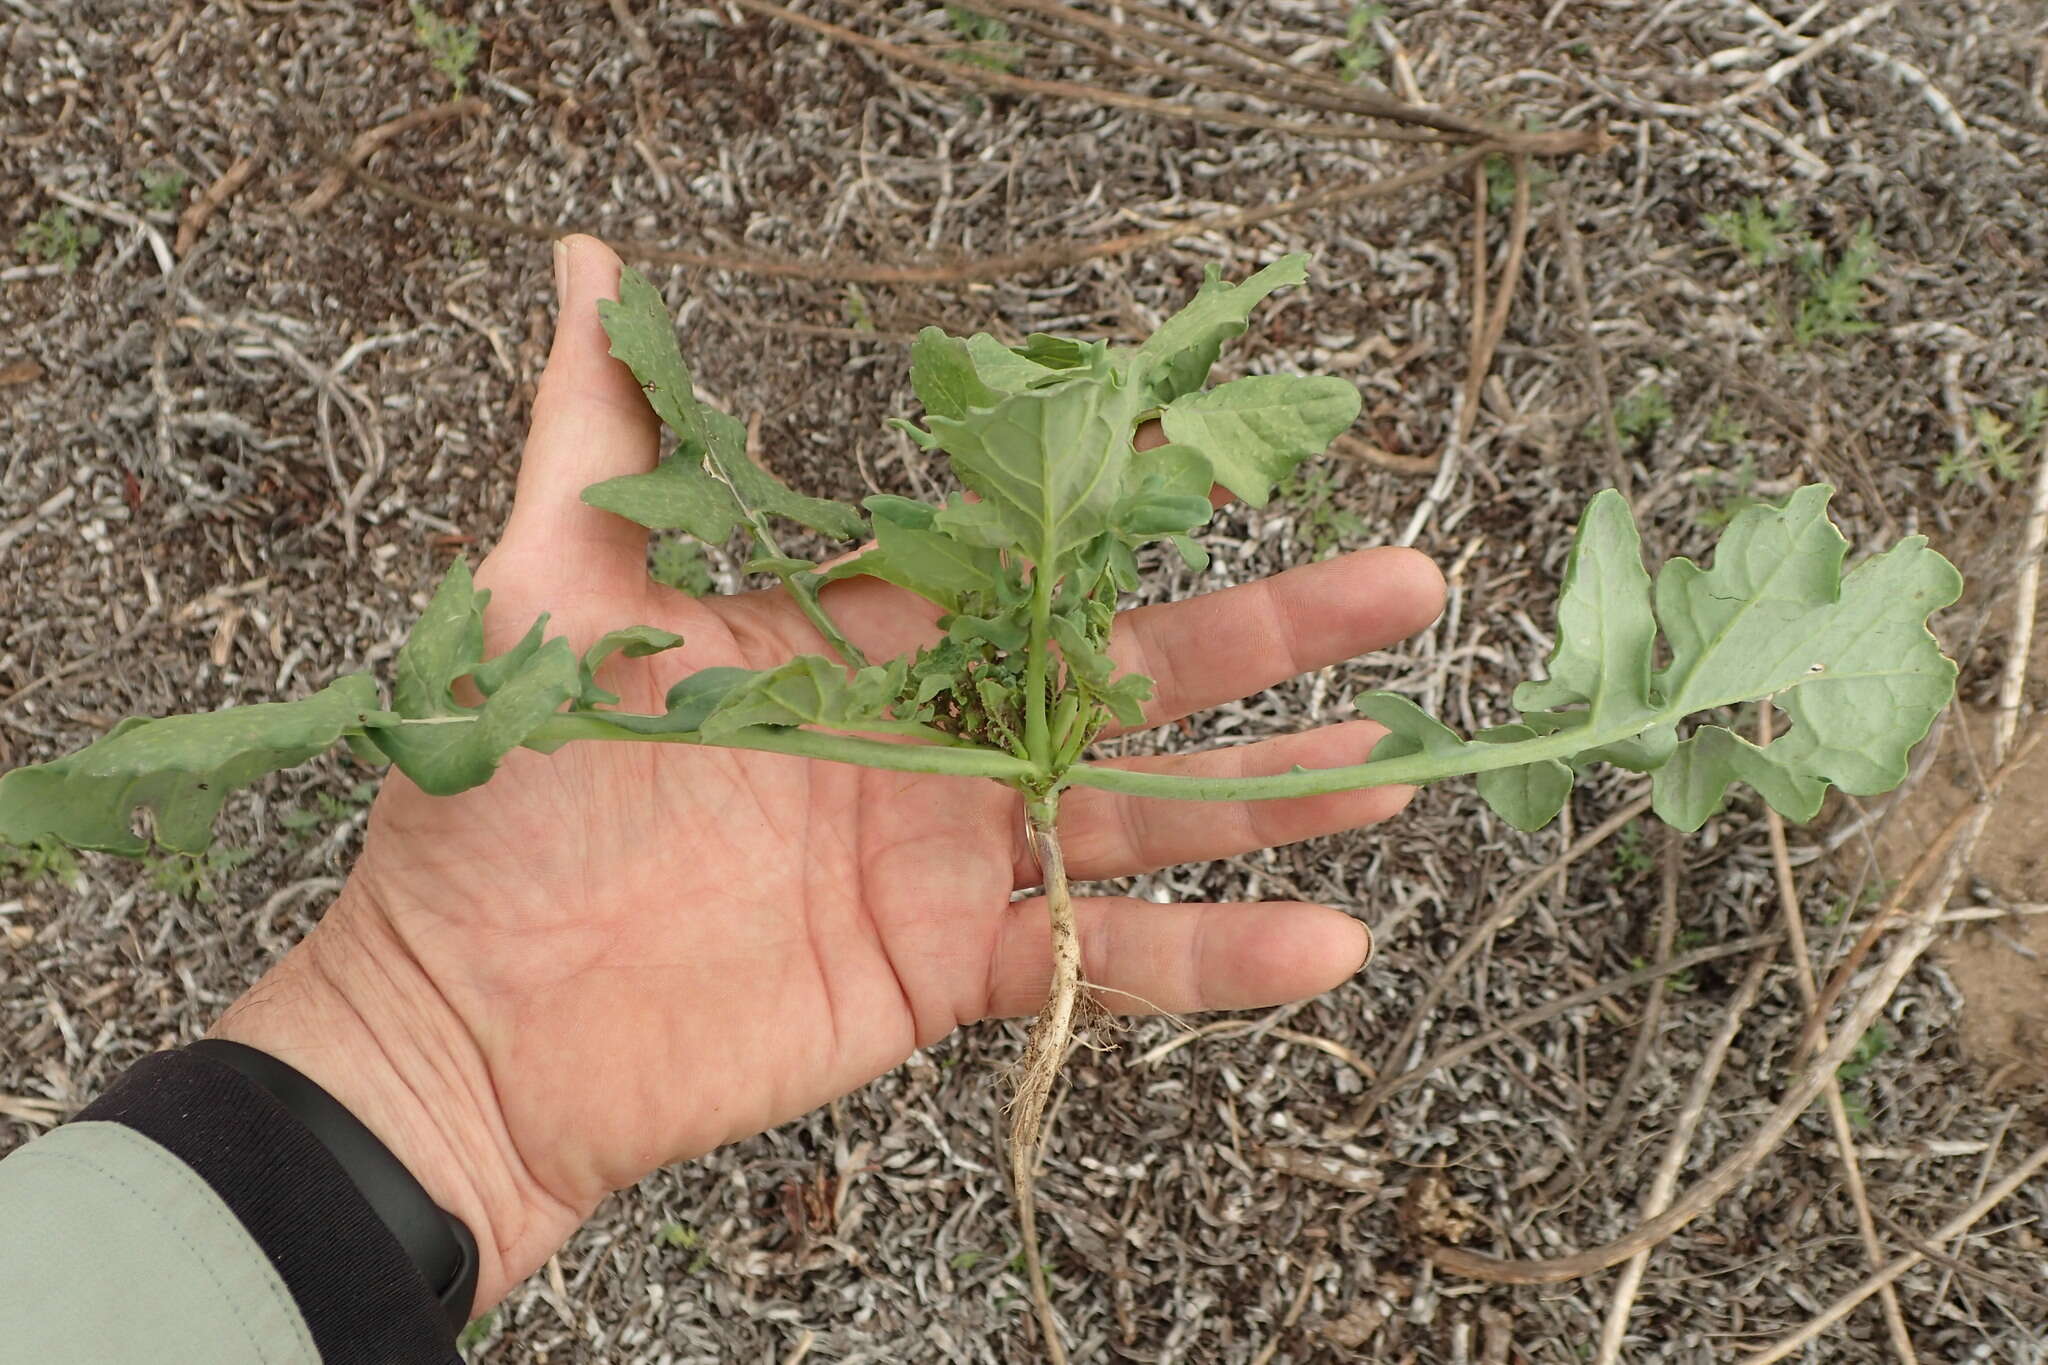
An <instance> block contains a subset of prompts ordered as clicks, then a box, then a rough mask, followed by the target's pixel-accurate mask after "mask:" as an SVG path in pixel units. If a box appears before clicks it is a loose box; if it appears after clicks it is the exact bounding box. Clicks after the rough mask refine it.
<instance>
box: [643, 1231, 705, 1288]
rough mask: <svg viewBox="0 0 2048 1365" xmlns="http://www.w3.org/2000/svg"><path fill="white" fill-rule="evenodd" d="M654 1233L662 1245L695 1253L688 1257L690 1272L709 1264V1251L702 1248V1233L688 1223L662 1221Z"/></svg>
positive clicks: (693, 1272) (693, 1273)
mask: <svg viewBox="0 0 2048 1365" xmlns="http://www.w3.org/2000/svg"><path fill="white" fill-rule="evenodd" d="M654 1235H655V1236H656V1237H657V1238H659V1239H660V1240H661V1244H662V1245H663V1246H669V1247H674V1248H675V1249H676V1250H678V1251H693V1252H695V1253H696V1255H694V1256H692V1257H691V1258H690V1265H689V1273H690V1274H692V1275H695V1274H696V1273H697V1272H698V1271H700V1270H702V1269H703V1268H704V1267H705V1266H707V1265H710V1264H711V1253H710V1252H708V1251H706V1250H705V1249H704V1234H703V1233H701V1232H699V1231H697V1229H695V1228H693V1227H691V1226H690V1225H689V1224H688V1223H663V1224H662V1225H661V1226H660V1227H659V1228H657V1229H655V1233H654Z"/></svg>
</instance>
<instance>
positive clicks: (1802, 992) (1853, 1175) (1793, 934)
mask: <svg viewBox="0 0 2048 1365" xmlns="http://www.w3.org/2000/svg"><path fill="white" fill-rule="evenodd" d="M1756 742H1757V744H1758V746H1759V747H1764V746H1768V745H1769V744H1770V742H1771V704H1770V703H1769V702H1765V703H1764V704H1763V705H1762V706H1759V707H1758V708H1757V737H1756ZM1764 817H1765V826H1766V829H1767V832H1768V835H1769V839H1770V845H1771V868H1772V873H1773V879H1774V880H1775V881H1776V883H1777V887H1778V906H1779V909H1780V911H1781V912H1782V914H1783V916H1784V921H1785V937H1786V938H1787V939H1788V940H1789V941H1790V942H1791V945H1792V966H1793V982H1794V984H1795V985H1796V986H1797V987H1798V989H1799V999H1800V1003H1802V1004H1803V1005H1805V1006H1806V1010H1807V1014H1808V1017H1809V1018H1810V1019H1812V1020H1813V1022H1814V1023H1815V1024H1816V1025H1818V1024H1819V1020H1820V1018H1821V1016H1818V1015H1815V1014H1814V1012H1813V1010H1814V1005H1815V1003H1816V997H1817V992H1816V990H1815V989H1814V976H1813V955H1812V953H1811V952H1809V951H1808V949H1807V946H1806V917H1805V914H1804V913H1803V912H1802V911H1801V909H1800V905H1799V888H1798V887H1797V886H1795V885H1794V884H1793V881H1792V853H1791V850H1790V849H1789V848H1788V847H1787V846H1786V843H1785V817H1784V816H1782V815H1780V814H1778V810H1777V807H1775V806H1772V805H1770V804H1769V803H1768V802H1767V803H1765V806H1764ZM1814 1039H1815V1041H1816V1042H1817V1043H1818V1044H1819V1045H1820V1046H1821V1047H1826V1046H1827V1045H1828V1035H1827V1030H1826V1029H1825V1027H1822V1028H1820V1031H1819V1032H1818V1033H1816V1034H1815V1035H1814ZM1821 1094H1822V1098H1823V1099H1824V1100H1825V1101H1826V1103H1827V1109H1828V1122H1829V1124H1830V1125H1831V1126H1832V1127H1833V1128H1834V1130H1835V1147H1836V1150H1837V1152H1838V1153H1839V1155H1840V1157H1841V1161H1842V1188H1843V1189H1845V1190H1847V1191H1848V1193H1849V1202H1850V1203H1851V1204H1852V1205H1854V1207H1855V1209H1856V1231H1857V1233H1858V1235H1860V1236H1861V1237H1862V1239H1863V1251H1864V1254H1865V1255H1866V1256H1868V1257H1869V1258H1870V1268H1871V1269H1872V1270H1876V1269H1878V1268H1879V1267H1881V1266H1883V1264H1884V1259H1885V1258H1884V1245H1883V1243H1881V1242H1879V1241H1878V1240H1877V1220H1876V1219H1874V1218H1873V1217H1871V1213H1870V1196H1869V1194H1868V1193H1867V1192H1866V1191H1865V1189H1864V1187H1863V1164H1862V1163H1861V1162H1860V1161H1858V1160H1857V1158H1856V1133H1855V1130H1854V1129H1852V1128H1851V1127H1850V1126H1849V1107H1848V1106H1847V1105H1846V1104H1844V1103H1843V1101H1842V1082H1841V1079H1840V1078H1839V1077H1838V1076H1836V1075H1835V1073H1834V1072H1832V1071H1831V1072H1829V1073H1828V1076H1827V1088H1826V1089H1825V1090H1823V1091H1822V1092H1821ZM1878 1296H1879V1300H1880V1303H1881V1305H1882V1307H1883V1309H1884V1323H1885V1330H1886V1332H1888V1333H1889V1334H1890V1336H1891V1343H1892V1354H1893V1355H1895V1356H1897V1357H1898V1358H1899V1360H1900V1361H1901V1362H1903V1365H1919V1361H1920V1357H1919V1356H1918V1355H1917V1354H1916V1353H1915V1352H1914V1350H1913V1337H1912V1334H1911V1333H1909V1332H1908V1331H1907V1330H1906V1317H1905V1314H1904V1313H1902V1312H1901V1311H1900V1310H1899V1296H1898V1291H1896V1290H1894V1289H1893V1288H1892V1287H1891V1286H1890V1285H1886V1286H1885V1287H1884V1288H1883V1289H1881V1290H1879V1291H1878Z"/></svg>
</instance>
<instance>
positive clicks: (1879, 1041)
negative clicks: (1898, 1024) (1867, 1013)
mask: <svg viewBox="0 0 2048 1365" xmlns="http://www.w3.org/2000/svg"><path fill="white" fill-rule="evenodd" d="M1892 1041H1893V1039H1892V1031H1891V1027H1890V1026H1889V1025H1887V1024H1876V1025H1874V1026H1872V1028H1871V1030H1870V1032H1868V1033H1866V1034H1864V1035H1863V1036H1862V1037H1861V1038H1858V1039H1857V1040H1856V1046H1855V1047H1854V1048H1852V1049H1851V1050H1850V1052H1849V1059H1848V1060H1847V1061H1845V1062H1843V1063H1842V1064H1841V1065H1840V1066H1838V1067H1836V1068H1835V1079H1836V1080H1838V1081H1840V1082H1841V1083H1842V1084H1843V1085H1854V1084H1855V1083H1856V1082H1858V1081H1860V1080H1862V1079H1863V1078H1864V1077H1865V1076H1867V1075H1869V1074H1870V1069H1871V1068H1872V1067H1874V1066H1876V1065H1877V1061H1878V1058H1880V1057H1882V1056H1884V1055H1885V1053H1887V1052H1890V1051H1891V1050H1892Z"/></svg>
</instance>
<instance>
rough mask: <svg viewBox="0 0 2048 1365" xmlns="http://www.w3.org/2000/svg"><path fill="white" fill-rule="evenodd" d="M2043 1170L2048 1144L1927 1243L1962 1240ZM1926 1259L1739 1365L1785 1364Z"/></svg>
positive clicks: (1864, 1286)
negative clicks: (1794, 1354) (1864, 1302)
mask: <svg viewBox="0 0 2048 1365" xmlns="http://www.w3.org/2000/svg"><path fill="white" fill-rule="evenodd" d="M2043 1166H2048V1144H2043V1145H2042V1146H2040V1147H2037V1148H2035V1149H2034V1152H2033V1154H2032V1155H2030V1156H2029V1157H2028V1158H2027V1159H2026V1160H2025V1161H2022V1162H2021V1163H2020V1164H2019V1166H2018V1167H2017V1168H2015V1169H2014V1170H2013V1172H2012V1173H2011V1174H2010V1175H2008V1176H2006V1178H2005V1179H2003V1180H2001V1181H1999V1182H1998V1183H1997V1184H1996V1185H1994V1186H1992V1187H1991V1189H1990V1190H1988V1191H1986V1192H1985V1194H1984V1197H1983V1198H1982V1199H1979V1200H1977V1202H1975V1203H1974V1204H1972V1205H1970V1207H1968V1208H1966V1209H1964V1210H1963V1211H1962V1212H1961V1213H1959V1214H1957V1215H1956V1216H1955V1217H1953V1218H1951V1219H1949V1220H1948V1221H1947V1222H1946V1223H1943V1224H1942V1225H1941V1226H1940V1227H1938V1228H1936V1229H1935V1230H1934V1231H1933V1232H1932V1233H1930V1234H1928V1237H1927V1241H1929V1242H1946V1241H1950V1240H1952V1239H1954V1238H1957V1237H1960V1236H1962V1235H1963V1234H1964V1233H1966V1232H1968V1231H1969V1230H1970V1229H1971V1228H1973V1227H1975V1226H1976V1225H1977V1224H1978V1223H1979V1222H1981V1221H1982V1220H1983V1218H1984V1217H1985V1215H1987V1214H1989V1213H1990V1212H1991V1211H1992V1210H1993V1209H1995V1208H1997V1207H1998V1206H1999V1205H2000V1204H2003V1203H2004V1202H2005V1201H2006V1200H2007V1199H2010V1198H2011V1197H2012V1196H2013V1194H2014V1193H2015V1192H2017V1191H2018V1190H2019V1188H2020V1186H2022V1185H2024V1184H2026V1183H2027V1181H2029V1180H2030V1179H2032V1178H2033V1176H2034V1173H2035V1172H2036V1171H2038V1170H2040V1169H2041V1168H2042V1167H2043ZM1926 1259H1927V1256H1926V1254H1925V1253H1923V1252H1919V1251H1910V1252H1907V1253H1906V1254H1905V1255H1904V1256H1901V1257H1899V1258H1898V1259H1897V1260H1896V1261H1893V1262H1892V1263H1891V1264H1890V1265H1887V1266H1886V1267H1885V1268H1884V1269H1883V1270H1880V1271H1878V1272H1877V1273H1876V1274H1875V1275H1872V1276H1871V1277H1870V1278H1869V1279H1867V1280H1865V1281H1863V1283H1861V1284H1859V1285H1857V1286H1856V1287H1855V1288H1854V1289H1852V1290H1850V1291H1849V1292H1848V1293H1846V1294H1844V1295H1843V1296H1842V1297H1841V1298H1839V1299H1836V1300H1835V1301H1834V1302H1833V1303H1831V1304H1829V1305H1828V1306H1827V1307H1826V1308H1825V1309H1823V1310H1822V1311H1821V1312H1819V1313H1818V1314H1816V1315H1815V1316H1814V1319H1813V1321H1811V1322H1809V1323H1807V1324H1806V1325H1805V1326H1804V1327H1801V1328H1800V1329H1799V1330H1798V1331H1796V1332H1793V1333H1791V1334H1789V1335H1787V1336H1784V1337H1780V1338H1779V1339H1778V1340H1777V1341H1776V1342H1774V1343H1772V1344H1771V1345H1769V1346H1767V1347H1765V1348H1764V1349H1763V1350H1761V1351H1758V1352H1757V1353H1756V1354H1754V1355H1750V1356H1745V1357H1743V1358H1742V1360H1741V1361H1740V1362H1738V1365H1774V1363H1775V1362H1777V1361H1780V1360H1783V1359H1784V1358H1785V1357H1786V1356H1789V1355H1791V1354H1792V1353H1793V1352H1794V1351H1797V1350H1799V1349H1800V1348H1801V1347H1803V1346H1805V1345H1806V1343H1808V1342H1809V1341H1812V1340H1813V1339H1814V1338H1815V1337H1817V1336H1819V1335H1820V1334H1821V1333H1822V1332H1825V1331H1826V1330H1827V1329H1828V1328H1830V1327H1832V1326H1834V1325H1835V1324H1836V1323H1838V1322H1840V1321H1841V1320H1842V1319H1843V1318H1845V1317H1847V1316H1849V1314H1850V1313H1852V1312H1854V1311H1855V1310H1856V1305H1857V1304H1859V1303H1862V1302H1863V1301H1864V1300H1865V1299H1867V1298H1869V1297H1870V1296H1871V1295H1872V1294H1875V1293H1876V1292H1877V1291H1878V1290H1879V1289H1881V1288H1883V1287H1884V1286H1885V1285H1888V1284H1890V1283H1891V1282H1892V1281H1893V1280H1896V1279H1898V1278H1899V1276H1901V1275H1903V1274H1905V1273H1906V1272H1907V1271H1909V1270H1911V1269H1912V1268H1913V1267H1914V1266H1916V1265H1919V1264H1920V1262H1922V1261H1924V1260H1926Z"/></svg>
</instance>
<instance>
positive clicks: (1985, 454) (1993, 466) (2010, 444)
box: [1934, 387, 2048, 488]
mask: <svg viewBox="0 0 2048 1365" xmlns="http://www.w3.org/2000/svg"><path fill="white" fill-rule="evenodd" d="M2044 426H2048V387H2043V388H2038V389H2035V390H2034V391H2033V392H2032V393H2030V394H2028V395H2027V399H2026V402H2024V403H2022V404H2021V405H2020V410H2019V411H2018V412H2017V413H2015V414H2013V418H2012V420H2011V421H2007V420H2005V419H2004V418H2002V417H2000V416H1999V415H1998V414H1997V413H1995V412H1993V411H1992V410H1991V409H1990V408H1972V409H1970V437H1971V441H1970V444H1969V445H1968V446H1967V447H1965V448H1964V449H1962V450H1952V451H1950V452H1949V453H1948V454H1946V455H1944V456H1942V457H1941V463H1940V465H1938V466H1936V468H1935V471H1934V486H1935V487H1936V488H1946V487H1948V486H1949V485H1950V484H1952V483H1960V482H1967V481H1974V480H1978V479H1984V478H1993V477H1995V478H2000V479H2005V480H2007V481H2008V482H2010V481H2011V480H2013V479H2017V478H2018V477H2019V476H2020V473H2021V471H2022V470H2024V469H2025V468H2026V461H2027V452H2028V451H2029V450H2031V449H2032V448H2033V445H2034V442H2035V440H2036V439H2038V438H2039V437H2040V435H2041V431H2042V428H2043V427H2044Z"/></svg>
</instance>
